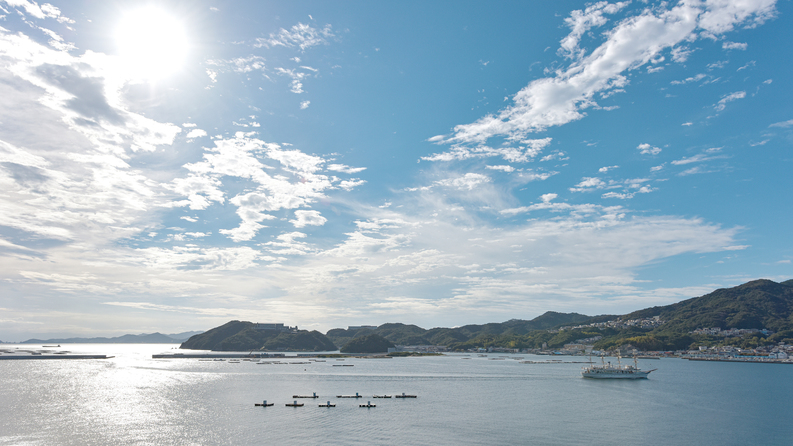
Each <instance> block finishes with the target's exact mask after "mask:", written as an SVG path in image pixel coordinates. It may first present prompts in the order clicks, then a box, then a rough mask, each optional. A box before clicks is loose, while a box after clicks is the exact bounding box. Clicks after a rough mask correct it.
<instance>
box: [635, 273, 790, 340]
mask: <svg viewBox="0 0 793 446" xmlns="http://www.w3.org/2000/svg"><path fill="white" fill-rule="evenodd" d="M652 316H660V317H661V319H662V320H665V321H666V323H665V324H664V325H663V326H662V327H660V329H661V330H660V331H671V332H689V331H691V330H694V329H697V328H711V327H717V328H721V329H728V328H757V329H768V330H772V331H783V330H790V329H791V328H793V281H791V280H788V281H786V282H782V283H776V282H773V281H771V280H766V279H761V280H753V281H751V282H747V283H745V284H743V285H739V286H737V287H734V288H726V289H718V290H716V291H714V292H712V293H710V294H706V295H704V296H700V297H695V298H692V299H687V300H684V301H682V302H678V303H676V304H672V305H667V306H664V307H652V308H647V309H644V310H640V311H635V312H633V313H630V314H628V315H626V316H625V318H628V319H634V318H640V317H652Z"/></svg>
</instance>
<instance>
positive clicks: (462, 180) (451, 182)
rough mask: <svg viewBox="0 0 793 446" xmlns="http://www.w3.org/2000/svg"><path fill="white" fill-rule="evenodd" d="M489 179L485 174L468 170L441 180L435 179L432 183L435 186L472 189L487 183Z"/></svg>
mask: <svg viewBox="0 0 793 446" xmlns="http://www.w3.org/2000/svg"><path fill="white" fill-rule="evenodd" d="M490 181H491V179H490V177H488V176H487V175H482V174H481V173H471V172H469V173H466V174H465V175H462V176H459V177H454V178H445V179H443V180H438V181H435V182H434V183H433V184H435V185H437V186H443V187H451V188H455V189H465V190H473V189H474V188H476V187H477V186H479V185H481V184H484V183H489V182H490Z"/></svg>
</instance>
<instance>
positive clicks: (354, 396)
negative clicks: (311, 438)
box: [254, 392, 417, 407]
mask: <svg viewBox="0 0 793 446" xmlns="http://www.w3.org/2000/svg"><path fill="white" fill-rule="evenodd" d="M395 396H396V397H397V398H417V396H416V395H407V394H405V393H404V392H402V395H395ZM372 397H373V398H391V395H373V396H372ZM292 398H319V395H317V393H316V392H314V393H313V394H312V395H310V396H309V395H303V396H301V395H292ZM336 398H363V395H360V394H359V393H358V392H355V395H336ZM274 404H275V403H268V402H267V400H264V401H262V402H261V403H254V406H257V407H270V406H273V405H274ZM303 406H305V404H304V403H298V402H297V400H294V401H292V402H291V403H286V407H303ZM319 407H336V405H335V404H331V403H330V401H328V402H326V403H325V404H320V405H319ZM358 407H377V405H375V404H372V402H371V401H367V402H366V404H359V405H358Z"/></svg>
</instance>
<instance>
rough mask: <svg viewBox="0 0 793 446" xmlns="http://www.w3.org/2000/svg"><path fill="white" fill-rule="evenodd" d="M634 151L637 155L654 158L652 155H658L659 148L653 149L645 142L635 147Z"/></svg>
mask: <svg viewBox="0 0 793 446" xmlns="http://www.w3.org/2000/svg"><path fill="white" fill-rule="evenodd" d="M636 149H638V150H639V153H641V154H642V155H653V156H654V155H658V154H659V153H661V148H659V147H653V146H651V145H650V144H647V143H646V142H645V143H642V144H639V145H638V146H636Z"/></svg>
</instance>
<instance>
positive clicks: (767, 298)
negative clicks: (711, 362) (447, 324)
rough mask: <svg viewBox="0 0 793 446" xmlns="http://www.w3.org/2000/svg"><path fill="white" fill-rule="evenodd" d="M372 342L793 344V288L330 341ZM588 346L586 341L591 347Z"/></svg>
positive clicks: (767, 286)
mask: <svg viewBox="0 0 793 446" xmlns="http://www.w3.org/2000/svg"><path fill="white" fill-rule="evenodd" d="M654 316H658V317H659V319H660V320H662V321H664V323H663V324H662V325H660V326H658V327H653V328H646V329H643V328H639V327H636V326H628V325H623V326H619V325H618V326H610V327H592V326H587V327H583V328H578V329H568V330H551V329H554V328H559V327H561V326H578V325H588V324H593V323H596V322H607V321H628V320H633V319H649V318H652V317H654ZM697 328H721V329H724V330H726V329H731V328H737V329H758V330H763V329H766V330H770V331H773V332H775V334H773V335H771V336H766V335H764V334H758V333H750V334H747V335H745V336H744V337H743V338H726V339H725V338H724V337H717V336H711V337H708V336H704V335H698V334H692V333H691V332H692V331H694V330H696V329H697ZM370 334H377V335H380V336H382V337H383V338H385V339H387V340H389V341H391V342H393V343H394V344H397V345H444V346H447V347H449V348H451V349H469V348H480V347H484V348H486V347H507V348H540V347H541V346H542V345H543V344H544V345H547V346H548V347H549V348H552V349H556V348H561V347H562V346H564V344H568V343H573V342H575V341H578V340H581V339H590V338H595V337H600V338H601V339H599V340H598V341H597V342H595V347H596V348H614V347H617V346H621V345H626V344H630V345H633V346H635V347H637V348H640V349H643V350H678V349H687V348H689V347H691V346H696V345H717V344H722V345H723V344H726V343H730V344H731V345H737V346H744V347H751V346H756V345H762V344H770V343H777V342H780V341H784V342H789V343H790V342H793V280H787V281H785V282H782V283H776V282H773V281H771V280H755V281H751V282H748V283H745V284H743V285H739V286H736V287H734V288H727V289H719V290H716V291H714V292H712V293H709V294H706V295H704V296H700V297H695V298H691V299H687V300H684V301H682V302H678V303H675V304H671V305H666V306H662V307H652V308H646V309H644V310H639V311H634V312H632V313H629V314H626V315H621V316H620V315H601V316H594V317H592V316H586V315H583V314H578V313H556V312H552V311H549V312H547V313H545V314H543V315H541V316H538V317H536V318H534V319H532V320H521V319H512V320H509V321H506V322H501V323H490V324H483V325H466V326H463V327H456V328H432V329H430V330H425V329H423V328H421V327H418V326H416V325H406V324H399V323H389V324H383V325H381V326H379V327H377V328H375V329H367V328H362V329H357V330H344V329H334V330H330V331H329V332H328V337H329V338H330V339H331V340H332V341H333V342H334V343H335V344H336V345H345V344H346V343H348V342H350V341H352V340H354V339H356V338H358V337H362V336H366V335H370ZM590 342H591V341H590Z"/></svg>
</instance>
